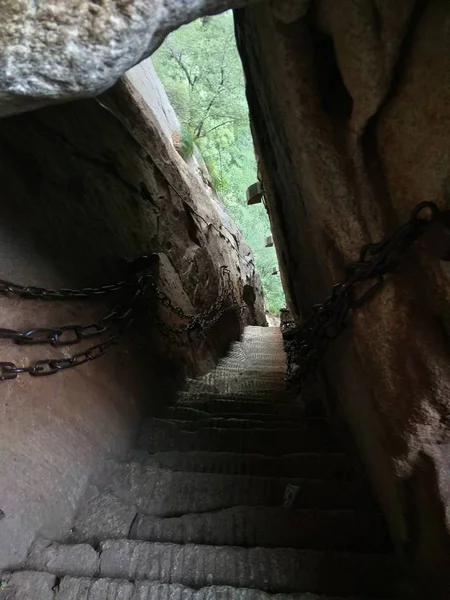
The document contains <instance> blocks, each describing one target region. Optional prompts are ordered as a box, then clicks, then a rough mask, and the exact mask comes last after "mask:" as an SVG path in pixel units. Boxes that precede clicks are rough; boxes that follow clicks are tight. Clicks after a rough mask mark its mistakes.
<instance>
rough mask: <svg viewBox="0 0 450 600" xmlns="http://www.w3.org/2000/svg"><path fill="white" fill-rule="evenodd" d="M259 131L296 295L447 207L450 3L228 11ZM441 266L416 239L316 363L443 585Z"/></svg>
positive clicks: (423, 572)
mask: <svg viewBox="0 0 450 600" xmlns="http://www.w3.org/2000/svg"><path fill="white" fill-rule="evenodd" d="M237 14H238V19H237V20H238V25H237V31H238V39H239V45H240V51H241V54H242V57H243V60H244V64H245V70H246V78H247V82H248V98H249V102H250V110H251V116H252V121H253V130H254V132H255V137H256V140H257V145H258V148H259V154H260V158H261V167H262V170H263V178H264V183H265V186H266V188H267V191H268V193H267V199H268V206H269V212H270V216H271V221H272V225H273V229H274V237H275V240H276V242H277V246H278V251H279V257H280V266H281V269H282V272H283V279H284V282H285V284H286V287H287V295H288V298H289V300H290V304H291V306H290V308H291V310H292V311H293V312H294V314H296V315H297V318H299V319H300V318H301V314H305V313H307V312H308V311H309V310H310V308H311V306H312V305H313V304H316V303H317V302H320V301H322V300H323V299H324V298H325V297H326V296H327V295H328V294H329V290H330V287H331V285H332V284H333V283H335V282H337V281H339V280H342V278H343V276H344V269H343V266H344V264H345V262H347V261H349V260H357V257H358V256H359V251H360V248H361V246H362V245H363V244H365V243H367V242H368V241H374V242H375V241H378V240H379V239H381V238H383V237H384V236H385V235H387V234H388V233H389V232H391V231H393V230H394V229H395V227H396V226H397V225H398V224H400V223H402V222H404V221H405V220H407V219H408V218H409V215H410V211H411V209H412V208H413V207H414V206H416V205H417V204H418V203H419V202H422V201H426V200H429V201H434V202H437V203H438V204H439V206H440V207H442V208H446V207H449V206H450V200H449V197H448V195H446V189H447V188H448V181H449V176H450V170H449V164H450V162H449V156H450V137H449V135H448V131H449V129H450V36H449V34H448V32H449V28H450V6H449V4H448V3H447V2H442V1H440V0H430V1H428V2H413V1H412V0H401V1H400V0H399V1H395V2H392V1H391V0H349V1H346V0H344V1H342V2H335V0H316V1H315V2H312V3H311V5H310V9H309V11H308V13H307V15H305V16H304V17H303V18H300V19H298V20H296V21H294V22H290V23H288V22H287V21H289V19H285V20H284V21H283V19H280V18H279V15H278V14H277V11H273V10H272V8H271V6H268V5H263V6H261V7H258V8H257V9H256V8H254V9H253V8H248V9H244V10H243V11H238V13H237ZM449 298H450V279H449V269H448V266H447V264H445V263H442V262H439V261H438V260H437V259H436V258H435V257H433V256H432V255H431V254H430V252H429V251H428V250H427V248H425V247H424V246H423V244H422V243H419V244H418V245H417V246H416V248H415V249H414V250H413V251H412V252H411V253H410V254H409V258H408V260H406V261H405V263H404V264H403V267H402V268H401V269H400V272H399V274H397V275H394V276H392V277H391V278H389V281H388V282H387V284H386V286H385V288H384V290H383V292H382V293H381V294H380V295H379V296H377V297H376V298H375V299H374V300H373V301H372V302H371V304H370V305H368V306H366V307H364V309H362V310H360V311H359V312H358V313H357V314H355V316H354V318H353V320H352V325H351V328H350V331H349V332H347V333H346V334H345V335H343V336H342V337H341V338H340V339H339V340H337V341H336V342H335V343H334V345H333V348H332V349H331V350H330V352H329V354H328V356H327V358H326V360H325V362H324V363H323V371H322V373H323V376H324V382H325V388H326V391H327V396H328V403H329V405H330V406H332V407H335V408H339V410H341V409H343V411H344V413H345V416H346V419H347V421H348V423H349V424H350V426H351V429H352V431H353V434H354V437H355V439H356V441H357V443H358V445H359V448H360V450H361V454H362V456H363V458H364V461H365V463H366V466H367V469H368V471H369V473H370V474H371V477H372V480H373V482H374V485H375V487H376V489H377V490H378V494H379V497H380V499H381V501H382V503H383V506H384V510H385V514H386V515H387V516H388V519H389V522H390V527H391V532H392V534H393V537H394V539H395V540H396V543H397V547H398V550H399V552H400V554H401V555H402V557H403V559H404V561H405V563H406V564H407V565H408V566H409V568H411V571H412V572H413V573H414V575H415V576H419V578H421V579H422V583H423V584H424V587H425V592H424V593H423V594H422V595H429V596H433V598H448V589H449V586H450V584H449V570H448V557H449V555H450V493H449V489H450V475H449V464H450V430H449V418H448V415H449V413H450V363H449V337H448V334H449V318H448V315H449Z"/></svg>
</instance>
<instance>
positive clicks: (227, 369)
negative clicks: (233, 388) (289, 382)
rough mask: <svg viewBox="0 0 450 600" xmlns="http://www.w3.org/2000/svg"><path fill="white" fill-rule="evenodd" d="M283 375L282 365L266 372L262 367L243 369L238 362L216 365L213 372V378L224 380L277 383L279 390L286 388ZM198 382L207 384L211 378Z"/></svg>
mask: <svg viewBox="0 0 450 600" xmlns="http://www.w3.org/2000/svg"><path fill="white" fill-rule="evenodd" d="M285 374H286V366H285V365H283V367H279V368H277V369H273V368H271V369H270V370H268V369H267V368H263V367H260V368H259V369H256V368H251V369H247V368H244V367H243V366H242V364H241V363H239V362H236V363H230V362H227V363H226V364H224V365H222V366H220V365H218V366H217V367H216V368H215V370H214V377H215V378H220V379H225V378H227V377H229V378H231V379H233V378H236V377H248V378H250V379H258V381H262V382H265V381H270V382H277V383H278V384H279V386H280V389H285V388H286V381H285ZM199 381H202V382H204V383H208V382H209V381H211V378H209V379H207V378H206V377H202V379H200V380H199Z"/></svg>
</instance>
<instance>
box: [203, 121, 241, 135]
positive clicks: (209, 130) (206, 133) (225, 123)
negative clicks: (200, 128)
mask: <svg viewBox="0 0 450 600" xmlns="http://www.w3.org/2000/svg"><path fill="white" fill-rule="evenodd" d="M232 123H234V119H233V120H232V121H225V122H224V123H221V124H220V125H216V126H215V127H213V128H212V129H208V131H205V133H202V134H201V135H199V136H197V139H200V138H203V137H206V136H207V135H208V134H209V133H211V132H213V131H215V130H216V129H219V127H223V126H224V125H231V124H232Z"/></svg>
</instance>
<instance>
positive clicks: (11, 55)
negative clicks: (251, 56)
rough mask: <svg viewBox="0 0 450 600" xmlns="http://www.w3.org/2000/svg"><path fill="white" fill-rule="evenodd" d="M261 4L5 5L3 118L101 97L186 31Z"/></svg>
mask: <svg viewBox="0 0 450 600" xmlns="http://www.w3.org/2000/svg"><path fill="white" fill-rule="evenodd" d="M256 1H257V0H192V1H189V2H187V1H186V0H170V2H167V1H165V0H118V1H114V2H103V1H101V0H100V1H98V0H70V1H69V2H60V0H46V1H45V2H40V3H38V2H35V1H34V0H24V1H21V2H7V3H3V4H2V7H1V23H0V116H5V115H10V114H14V113H17V112H23V111H27V110H32V109H34V108H38V107H40V106H44V105H46V104H51V103H55V102H63V101H67V100H71V99H74V98H83V97H87V96H94V95H96V94H99V93H100V92H103V91H105V90H106V89H108V88H109V87H111V86H112V85H113V84H114V83H115V82H116V81H117V80H118V79H119V77H120V76H121V75H123V73H125V71H127V70H128V69H129V68H131V67H132V66H133V65H135V64H136V63H138V62H140V61H141V60H142V59H144V58H146V57H147V56H149V55H150V54H151V53H152V52H153V51H154V50H155V49H156V48H157V47H158V46H159V45H160V44H161V42H162V41H163V40H164V38H165V37H166V35H167V34H168V33H170V32H171V31H173V30H174V29H176V28H178V27H179V26H180V25H183V24H184V23H188V22H190V21H193V20H194V19H197V18H198V17H201V16H204V15H210V14H215V13H219V12H221V11H224V10H227V9H229V8H238V7H242V6H244V5H248V4H253V3H255V2H256Z"/></svg>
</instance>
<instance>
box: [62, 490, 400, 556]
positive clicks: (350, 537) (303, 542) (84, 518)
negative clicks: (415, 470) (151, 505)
mask: <svg viewBox="0 0 450 600" xmlns="http://www.w3.org/2000/svg"><path fill="white" fill-rule="evenodd" d="M121 538H131V539H137V540H145V541H151V542H171V543H176V544H205V545H214V546H242V547H247V548H250V547H255V546H262V547H266V548H299V549H300V548H308V549H316V550H324V549H325V550H348V551H359V552H383V551H386V550H387V548H388V547H389V538H388V534H387V531H386V527H385V524H384V521H383V518H382V517H381V515H380V514H379V513H376V512H368V511H363V512H360V511H358V510H315V509H310V510H292V509H287V508H275V507H274V508H268V507H262V506H251V507H249V506H239V507H235V508H228V509H224V510H219V511H216V512H207V513H192V514H189V515H183V516H181V517H167V518H160V517H154V516H151V515H147V514H143V513H138V512H137V510H136V508H135V506H134V505H130V504H128V503H126V502H124V501H121V500H119V499H118V498H117V497H115V496H113V495H112V494H99V495H97V496H93V497H91V498H89V499H87V500H86V501H85V502H84V503H83V505H82V507H81V509H80V510H79V512H78V514H77V515H76V518H75V520H74V523H73V527H72V529H71V534H70V536H69V538H68V540H70V541H71V542H72V543H73V542H76V543H88V544H91V545H93V546H96V545H98V543H99V542H101V541H103V540H107V539H121Z"/></svg>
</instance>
